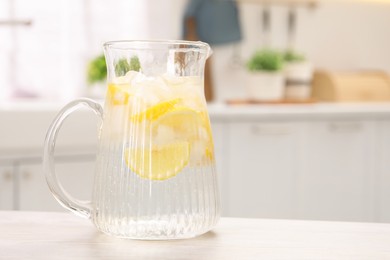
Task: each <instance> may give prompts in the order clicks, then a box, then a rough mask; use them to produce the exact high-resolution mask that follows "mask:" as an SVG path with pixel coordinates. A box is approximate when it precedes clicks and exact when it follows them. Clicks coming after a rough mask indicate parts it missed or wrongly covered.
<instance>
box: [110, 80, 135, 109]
mask: <svg viewBox="0 0 390 260" xmlns="http://www.w3.org/2000/svg"><path fill="white" fill-rule="evenodd" d="M128 88H129V86H128V85H125V84H124V85H118V84H109V85H108V88H107V98H108V100H109V101H110V102H111V104H112V105H115V106H117V105H127V104H128V102H129V97H130V93H129V92H128V91H127V89H128Z"/></svg>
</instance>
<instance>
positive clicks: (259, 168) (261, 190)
mask: <svg viewBox="0 0 390 260" xmlns="http://www.w3.org/2000/svg"><path fill="white" fill-rule="evenodd" d="M301 129H302V124H301V123H294V124H293V123H286V122H273V123H271V122H267V123H261V122H258V123H248V122H243V123H231V124H230V125H229V139H228V143H229V149H228V157H227V158H225V162H224V163H225V164H227V165H228V170H229V173H228V174H229V176H228V177H229V178H228V184H227V189H228V191H227V192H226V194H227V199H226V200H227V202H228V204H227V211H228V215H229V216H232V217H263V218H293V217H294V205H295V195H294V194H296V191H295V186H296V185H295V183H296V179H297V174H298V172H299V169H298V166H299V164H298V163H297V162H298V161H299V160H300V149H299V148H300V146H299V145H300V142H301V139H302V130H301Z"/></svg>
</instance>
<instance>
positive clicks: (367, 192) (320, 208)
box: [298, 121, 375, 221]
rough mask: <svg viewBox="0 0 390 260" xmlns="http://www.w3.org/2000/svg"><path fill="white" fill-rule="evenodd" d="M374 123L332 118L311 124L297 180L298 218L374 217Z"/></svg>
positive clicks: (346, 219) (367, 219)
mask: <svg viewBox="0 0 390 260" xmlns="http://www.w3.org/2000/svg"><path fill="white" fill-rule="evenodd" d="M374 126H375V124H374V123H373V122H369V121H367V122H366V121H348V122H343V121H330V122H312V123H310V124H308V128H307V133H306V135H305V136H306V138H305V143H304V146H303V147H304V151H305V155H304V157H303V158H304V164H303V168H302V176H301V178H300V180H299V182H298V183H299V185H300V186H299V189H298V190H299V201H300V205H299V211H300V212H299V217H300V218H303V219H316V220H340V221H341V220H342V221H372V220H373V215H374V214H373V211H374V205H373V204H374V200H373V199H374V197H373V189H374V186H373V185H374V183H373V180H374V174H375V172H374V170H373V167H374V165H373V164H374V163H373V162H374V161H373V156H374V155H373V154H374V148H375V141H374V139H375V138H374V132H375V131H374V129H375V127H374Z"/></svg>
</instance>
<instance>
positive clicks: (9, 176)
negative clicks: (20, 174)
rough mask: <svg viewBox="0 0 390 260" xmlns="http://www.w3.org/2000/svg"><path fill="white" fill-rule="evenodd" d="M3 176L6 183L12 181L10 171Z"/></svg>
mask: <svg viewBox="0 0 390 260" xmlns="http://www.w3.org/2000/svg"><path fill="white" fill-rule="evenodd" d="M2 175H3V180H4V181H11V180H12V173H11V172H10V171H6V172H4V173H3V174H2Z"/></svg>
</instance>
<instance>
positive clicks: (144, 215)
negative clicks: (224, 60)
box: [43, 41, 220, 239]
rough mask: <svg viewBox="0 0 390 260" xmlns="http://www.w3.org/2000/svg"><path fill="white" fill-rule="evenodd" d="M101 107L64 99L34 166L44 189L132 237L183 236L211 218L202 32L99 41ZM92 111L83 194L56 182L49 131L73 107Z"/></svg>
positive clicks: (215, 203) (215, 215)
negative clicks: (103, 66) (90, 166)
mask: <svg viewBox="0 0 390 260" xmlns="http://www.w3.org/2000/svg"><path fill="white" fill-rule="evenodd" d="M104 52H105V57H106V63H107V70H108V86H107V92H106V99H105V105H104V110H103V109H102V107H101V106H100V105H99V103H97V102H95V101H92V100H90V99H79V100H75V101H73V102H71V103H69V104H68V105H67V106H65V107H64V108H63V109H62V110H61V111H60V112H59V114H58V115H57V117H56V118H55V120H54V121H53V123H52V125H51V126H50V128H49V130H48V133H47V136H46V140H45V147H44V159H43V166H44V172H45V175H46V180H47V183H48V185H49V188H50V190H51V192H52V193H53V195H54V197H55V198H56V199H57V200H58V201H59V203H60V204H61V205H62V206H64V207H65V208H67V209H69V210H71V211H73V212H74V213H76V214H78V215H81V216H84V217H87V218H91V221H92V222H93V223H94V224H95V226H96V227H97V228H98V229H99V230H101V231H102V232H104V233H107V234H111V235H114V236H118V237H124V238H133V239H176V238H189V237H194V236H197V235H200V234H202V233H205V232H207V231H209V230H210V229H211V228H212V227H213V226H214V225H215V224H216V222H217V221H218V219H219V215H220V199H219V191H218V184H217V176H216V171H215V160H214V146H213V139H212V134H211V127H210V121H209V116H208V113H207V108H206V100H205V97H204V90H203V72H204V65H205V62H206V59H207V58H208V56H209V54H210V52H211V50H210V47H209V45H207V44H206V43H202V42H186V41H116V42H108V43H105V44H104ZM85 106H86V107H87V108H89V109H91V110H92V111H94V112H95V114H96V115H97V116H98V117H99V118H101V127H100V129H99V133H98V135H99V145H98V152H97V158H96V167H95V168H96V169H95V177H94V178H95V179H94V185H93V194H92V200H91V201H88V202H84V201H80V200H77V199H75V198H73V197H72V196H71V195H69V194H68V193H67V192H66V191H65V190H64V189H63V187H62V186H61V184H60V183H59V182H58V179H57V177H56V173H55V170H54V157H53V154H54V148H55V142H56V136H57V134H58V131H59V128H60V127H61V125H62V122H63V120H64V119H65V118H66V117H67V116H68V115H69V114H71V113H73V112H74V111H75V110H77V109H79V108H80V107H85Z"/></svg>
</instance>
